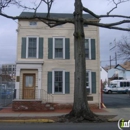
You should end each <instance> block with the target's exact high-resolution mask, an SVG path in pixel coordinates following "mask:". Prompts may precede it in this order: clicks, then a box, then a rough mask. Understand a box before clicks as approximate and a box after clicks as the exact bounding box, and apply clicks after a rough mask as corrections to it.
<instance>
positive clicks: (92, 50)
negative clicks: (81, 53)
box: [85, 38, 96, 60]
mask: <svg viewBox="0 0 130 130" xmlns="http://www.w3.org/2000/svg"><path fill="white" fill-rule="evenodd" d="M85 58H86V60H87V59H91V60H96V44H95V39H90V38H89V39H85Z"/></svg>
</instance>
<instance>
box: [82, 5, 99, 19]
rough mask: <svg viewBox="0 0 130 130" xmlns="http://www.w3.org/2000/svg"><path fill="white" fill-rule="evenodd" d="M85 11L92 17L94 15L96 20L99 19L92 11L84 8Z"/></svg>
mask: <svg viewBox="0 0 130 130" xmlns="http://www.w3.org/2000/svg"><path fill="white" fill-rule="evenodd" d="M83 11H85V12H87V13H89V14H91V15H92V16H93V17H95V18H99V15H96V14H95V13H94V12H92V11H91V10H89V9H88V8H85V7H83Z"/></svg>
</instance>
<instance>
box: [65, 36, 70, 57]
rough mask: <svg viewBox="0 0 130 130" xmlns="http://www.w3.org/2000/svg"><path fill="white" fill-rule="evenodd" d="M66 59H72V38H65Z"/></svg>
mask: <svg viewBox="0 0 130 130" xmlns="http://www.w3.org/2000/svg"><path fill="white" fill-rule="evenodd" d="M65 59H70V39H69V38H65Z"/></svg>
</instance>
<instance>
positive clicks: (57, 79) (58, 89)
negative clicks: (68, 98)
mask: <svg viewBox="0 0 130 130" xmlns="http://www.w3.org/2000/svg"><path fill="white" fill-rule="evenodd" d="M62 92H63V72H62V71H55V73H54V93H62Z"/></svg>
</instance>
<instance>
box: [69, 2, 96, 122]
mask: <svg viewBox="0 0 130 130" xmlns="http://www.w3.org/2000/svg"><path fill="white" fill-rule="evenodd" d="M82 12H83V6H82V2H81V0H75V12H74V21H75V23H74V29H75V32H74V45H75V84H74V103H73V108H72V111H71V112H70V113H69V116H70V118H71V117H72V118H73V117H75V118H77V119H81V120H95V117H96V115H95V114H94V113H93V112H92V111H91V110H90V108H89V106H88V102H87V93H86V60H85V44H84V41H85V35H84V25H83V16H82Z"/></svg>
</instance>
